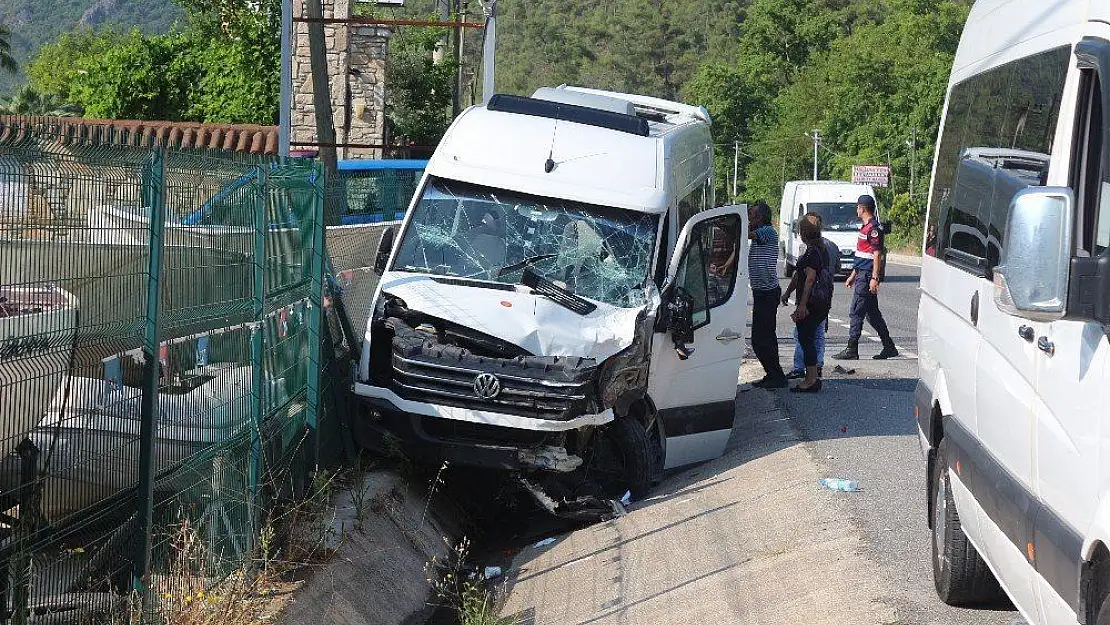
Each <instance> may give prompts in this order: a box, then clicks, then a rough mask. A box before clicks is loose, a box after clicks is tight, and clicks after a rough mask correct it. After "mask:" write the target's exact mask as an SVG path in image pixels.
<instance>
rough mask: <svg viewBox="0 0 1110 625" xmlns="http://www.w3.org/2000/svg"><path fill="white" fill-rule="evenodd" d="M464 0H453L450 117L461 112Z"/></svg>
mask: <svg viewBox="0 0 1110 625" xmlns="http://www.w3.org/2000/svg"><path fill="white" fill-rule="evenodd" d="M466 4H467V3H466V0H455V23H456V24H457V25H456V26H455V62H456V63H457V64H458V66H457V67H456V69H455V98H454V100H453V101H452V106H451V110H452V113H453V115H452V117H458V116H459V113H461V112H462V98H463V90H464V89H465V87H464V86H463V27H462V23H463V22H465V21H466Z"/></svg>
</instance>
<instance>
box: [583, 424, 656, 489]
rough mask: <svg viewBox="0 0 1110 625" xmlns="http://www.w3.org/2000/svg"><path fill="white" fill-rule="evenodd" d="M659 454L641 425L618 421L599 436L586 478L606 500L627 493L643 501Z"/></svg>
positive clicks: (600, 432) (605, 428)
mask: <svg viewBox="0 0 1110 625" xmlns="http://www.w3.org/2000/svg"><path fill="white" fill-rule="evenodd" d="M656 455H657V454H656V451H655V445H654V444H653V441H652V440H651V437H649V436H648V433H647V431H646V430H645V429H644V426H643V424H642V423H640V422H639V421H638V420H637V419H632V418H624V419H617V420H616V421H614V422H612V423H610V424H609V425H607V426H605V427H604V429H602V430H601V431H599V432H598V433H597V440H596V441H595V442H594V446H593V453H592V454H591V458H590V462H589V466H588V469H587V475H586V477H587V479H588V480H589V481H590V482H593V483H594V484H596V486H597V487H598V490H600V491H601V494H602V496H603V497H605V498H607V499H620V498H621V497H622V496H623V495H624V494H625V493H626V492H631V493H632V498H633V499H642V498H643V497H644V496H646V495H647V493H648V491H649V490H651V481H652V477H653V476H654V473H655V471H654V467H655V462H656Z"/></svg>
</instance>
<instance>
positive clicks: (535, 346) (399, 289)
mask: <svg viewBox="0 0 1110 625" xmlns="http://www.w3.org/2000/svg"><path fill="white" fill-rule="evenodd" d="M510 286H511V285H505V287H506V289H508V288H509V287H510ZM529 291H530V290H529V289H528V288H527V287H524V286H517V287H513V288H512V290H501V289H499V288H484V287H477V286H459V285H454V284H443V283H441V282H437V281H436V280H434V279H432V278H430V277H426V276H413V275H403V276H401V275H396V274H395V275H393V276H390V275H389V274H386V276H385V277H384V278H383V280H382V292H384V293H389V294H390V295H393V296H395V297H399V298H401V299H402V300H404V301H405V303H406V304H407V305H408V308H409V309H411V310H414V311H419V312H422V313H424V314H427V315H431V316H433V317H437V318H439V319H443V320H444V321H450V322H452V323H457V324H459V325H462V326H466V327H468V328H471V329H473V330H477V331H478V332H482V333H484V334H488V335H489V336H493V337H496V338H499V339H501V340H503V341H508V342H510V343H513V344H515V345H519V346H520V347H522V348H524V349H526V350H528V351H529V352H531V353H532V354H533V355H536V356H579V357H584V358H595V359H597V360H598V362H600V361H603V360H605V359H607V358H609V357H610V356H612V355H614V354H616V353H618V352H620V351H621V350H623V349H625V348H627V347H628V346H630V345H631V344H632V340H633V338H634V337H635V334H636V316H637V314H638V313H639V312H640V310H641V308H617V307H615V306H610V305H608V304H604V303H600V302H595V303H596V304H597V310H595V311H593V312H592V313H590V314H588V315H585V316H583V315H579V314H578V313H575V312H572V311H570V310H567V309H566V308H563V307H562V306H560V305H558V304H556V303H555V302H553V301H551V300H549V299H547V298H545V297H543V296H539V295H532V294H531V293H530V292H529Z"/></svg>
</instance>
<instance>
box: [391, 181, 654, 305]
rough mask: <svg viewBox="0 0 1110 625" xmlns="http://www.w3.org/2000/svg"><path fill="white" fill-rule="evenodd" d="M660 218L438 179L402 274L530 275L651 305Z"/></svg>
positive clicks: (415, 222) (508, 278) (411, 230)
mask: <svg viewBox="0 0 1110 625" xmlns="http://www.w3.org/2000/svg"><path fill="white" fill-rule="evenodd" d="M658 223H659V219H658V216H656V215H650V214H644V213H637V212H634V211H629V210H623V209H617V208H606V207H600V206H591V205H588V204H581V203H578V202H570V201H566V200H557V199H552V198H539V197H534V196H528V195H523V194H520V193H514V192H511V191H502V190H499V189H491V188H489V187H480V186H476V185H471V184H466V183H461V182H455V181H451V180H444V179H441V178H431V179H429V181H428V185H427V187H426V188H425V189H424V193H423V195H422V196H421V198H420V202H419V203H418V204H417V206H416V208H415V210H414V213H413V216H412V220H411V222H410V224H409V227H408V229H407V230H406V231H405V235H404V240H403V241H402V242H401V248H400V251H399V252H398V254H397V261H396V263H395V264H394V267H393V268H394V270H396V271H411V272H420V273H430V274H436V275H441V276H454V277H461V278H471V279H475V280H488V281H493V282H501V283H504V284H519V283H520V282H521V280H522V278H523V277H524V273H525V271H530V272H531V273H533V274H535V275H537V276H540V277H542V278H546V279H547V280H549V281H552V282H554V283H555V285H556V286H558V287H559V288H561V289H564V290H566V291H568V292H570V293H573V294H575V295H578V296H580V297H586V298H590V299H594V300H597V301H600V302H604V303H607V304H611V305H613V306H619V307H624V308H629V307H634V306H641V305H643V304H644V298H645V294H644V286H645V285H646V281H647V279H648V270H649V268H650V266H651V259H652V247H653V246H654V244H655V236H656V231H657V227H658Z"/></svg>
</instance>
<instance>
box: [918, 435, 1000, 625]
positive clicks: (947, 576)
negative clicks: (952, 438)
mask: <svg viewBox="0 0 1110 625" xmlns="http://www.w3.org/2000/svg"><path fill="white" fill-rule="evenodd" d="M932 496H933V541H932V542H933V581H934V583H935V584H936V588H937V595H939V596H940V599H941V601H943V602H945V603H947V604H948V605H953V606H968V605H981V604H984V603H992V602H994V601H997V600H998V599H1000V598H1001V596H1002V588H1001V587H1000V586H999V585H998V580H996V579H995V577H994V573H991V570H990V569H989V568H988V567H987V563H986V561H984V560H983V557H982V556H981V555H979V552H978V551H976V550H975V546H974V545H972V544H971V541H969V540H968V539H967V535H966V534H964V530H963V527H962V526H961V525H960V514H959V512H957V510H956V502H955V500H954V499H953V498H952V483H951V481H950V480H949V477H948V441H946V440H942V441H941V444H940V448H939V449H938V450H937V458H936V463H935V465H934V466H933V492H932Z"/></svg>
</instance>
